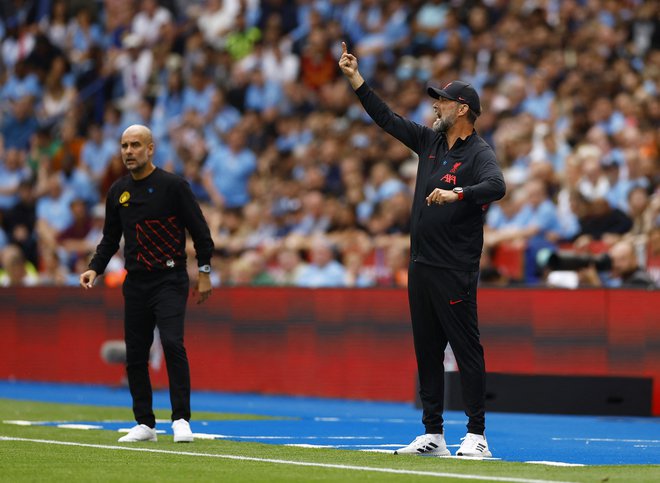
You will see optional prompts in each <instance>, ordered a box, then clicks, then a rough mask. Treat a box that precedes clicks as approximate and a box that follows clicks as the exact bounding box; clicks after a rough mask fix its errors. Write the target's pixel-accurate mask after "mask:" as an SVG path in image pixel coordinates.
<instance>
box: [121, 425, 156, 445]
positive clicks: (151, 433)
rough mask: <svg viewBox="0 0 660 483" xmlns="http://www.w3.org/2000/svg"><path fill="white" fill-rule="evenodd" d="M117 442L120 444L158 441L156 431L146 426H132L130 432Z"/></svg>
mask: <svg viewBox="0 0 660 483" xmlns="http://www.w3.org/2000/svg"><path fill="white" fill-rule="evenodd" d="M117 441H119V442H120V443H137V442H138V441H158V436H156V430H155V429H152V428H150V427H149V426H147V425H146V424H138V425H137V426H133V427H132V428H131V430H130V431H129V432H128V433H126V434H125V435H124V436H122V437H121V438H119V439H118V440H117Z"/></svg>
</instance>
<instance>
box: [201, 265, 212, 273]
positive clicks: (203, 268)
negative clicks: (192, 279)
mask: <svg viewBox="0 0 660 483" xmlns="http://www.w3.org/2000/svg"><path fill="white" fill-rule="evenodd" d="M199 271H200V272H201V273H211V265H201V266H200V267H199Z"/></svg>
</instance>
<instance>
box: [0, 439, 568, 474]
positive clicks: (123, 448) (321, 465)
mask: <svg viewBox="0 0 660 483" xmlns="http://www.w3.org/2000/svg"><path fill="white" fill-rule="evenodd" d="M0 441H21V442H28V443H41V444H55V445H61V446H78V447H83V448H96V449H109V450H119V451H139V452H143V453H160V454H173V455H179V456H197V457H203V458H220V459H228V460H237V461H253V462H259V463H273V464H279V465H293V466H311V467H317V468H332V469H338V470H352V471H370V472H375V473H391V474H399V475H415V476H431V477H436V478H457V479H463V480H483V481H506V482H512V483H569V482H562V481H556V480H537V479H528V478H514V477H506V476H488V475H467V474H461V473H441V472H434V471H415V470H400V469H396V468H374V467H371V466H354V465H338V464H331V463H315V462H309V461H291V460H282V459H272V458H255V457H251V456H236V455H226V454H213V453H195V452H191V451H169V450H164V449H155V448H135V447H127V446H115V445H106V444H89V443H76V442H73V441H56V440H50V439H31V438H17V437H12V436H0Z"/></svg>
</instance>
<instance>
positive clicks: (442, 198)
mask: <svg viewBox="0 0 660 483" xmlns="http://www.w3.org/2000/svg"><path fill="white" fill-rule="evenodd" d="M455 201H458V194H457V193H454V192H453V191H451V190H441V189H440V188H436V189H434V190H433V191H431V194H430V195H428V196H427V197H426V205H427V206H431V205H432V204H435V205H444V204H446V203H453V202H455Z"/></svg>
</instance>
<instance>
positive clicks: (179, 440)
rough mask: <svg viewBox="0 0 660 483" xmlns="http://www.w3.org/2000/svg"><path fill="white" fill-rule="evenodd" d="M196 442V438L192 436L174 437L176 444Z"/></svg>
mask: <svg viewBox="0 0 660 483" xmlns="http://www.w3.org/2000/svg"><path fill="white" fill-rule="evenodd" d="M194 440H195V438H194V437H192V436H178V437H177V436H175V437H174V442H175V443H192V442H193V441H194Z"/></svg>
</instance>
